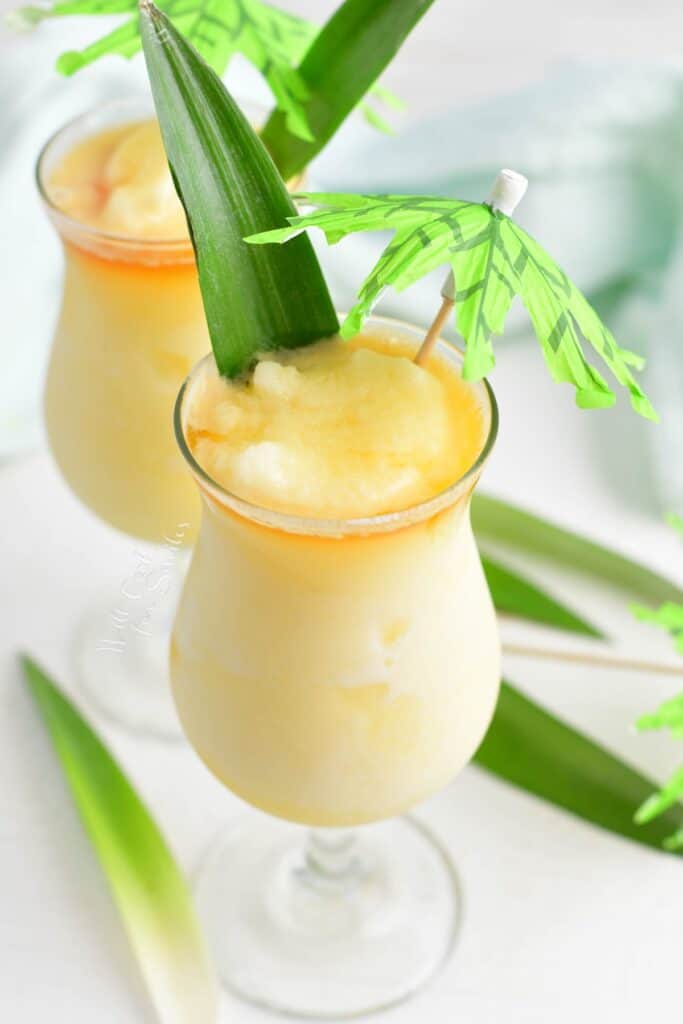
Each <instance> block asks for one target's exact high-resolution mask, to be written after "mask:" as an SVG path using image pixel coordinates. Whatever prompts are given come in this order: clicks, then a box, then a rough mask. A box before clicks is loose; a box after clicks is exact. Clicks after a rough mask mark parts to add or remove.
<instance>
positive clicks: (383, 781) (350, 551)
mask: <svg viewBox="0 0 683 1024" xmlns="http://www.w3.org/2000/svg"><path fill="white" fill-rule="evenodd" d="M417 337H418V335H417V332H414V333H413V334H411V332H410V330H409V329H405V328H402V327H401V326H400V325H396V326H394V327H392V326H391V323H390V322H386V323H382V322H381V321H375V322H374V323H371V324H370V326H368V327H367V328H366V330H365V331H364V332H363V334H362V335H360V336H359V337H357V338H356V339H355V340H354V341H352V342H342V341H340V340H338V339H333V340H329V341H324V342H321V343H318V344H317V345H314V346H311V347H308V348H303V349H298V350H296V351H294V352H288V353H281V354H277V355H272V354H271V355H268V356H266V357H264V358H263V359H262V360H261V361H259V362H258V364H257V366H256V368H255V370H254V372H253V375H252V376H251V377H250V378H249V379H248V380H237V381H234V382H231V381H228V380H225V379H222V378H220V377H219V376H218V374H217V372H216V369H215V365H214V364H213V362H212V361H211V360H205V361H204V362H203V363H202V364H200V366H199V367H198V368H197V370H196V371H195V372H194V374H193V375H192V377H191V378H190V380H189V382H188V385H187V386H186V388H185V391H184V394H183V396H182V398H181V401H180V406H179V415H180V419H181V425H182V437H181V444H184V447H185V455H186V458H188V459H189V461H190V463H191V465H193V468H194V470H195V476H196V477H197V479H198V482H199V484H200V489H201V491H202V496H203V498H204V502H205V514H204V516H203V520H202V526H201V529H200V534H199V538H198V542H197V547H196V550H195V553H194V558H193V562H192V566H191V569H190V573H189V576H188V579H187V582H186V586H185V591H184V594H183V598H182V600H181V605H180V608H179V612H178V616H177V620H176V626H175V630H174V637H173V642H172V653H171V677H172V684H173V690H174V696H175V700H176V704H177V707H178V710H179V713H180V716H181V720H182V723H183V727H184V730H185V731H186V733H187V735H188V737H189V739H190V741H191V742H192V744H193V745H194V746H195V748H196V749H197V751H198V752H199V754H200V755H201V757H202V758H203V759H204V761H205V762H206V764H207V765H208V766H209V767H210V768H211V770H212V771H213V772H214V773H215V774H216V775H217V776H218V777H219V778H220V779H221V780H222V781H223V782H224V783H225V784H226V785H228V786H229V787H230V788H231V789H232V790H233V791H234V792H235V793H237V794H238V795H239V796H241V797H243V798H244V799H245V800H247V801H248V802H249V803H251V804H254V805H255V806H257V807H259V808H261V809H262V810H265V811H268V812H270V813H271V814H274V815H277V816H279V817H283V818H287V819H290V820H292V821H295V822H301V823H306V824H312V825H317V826H347V825H355V824H360V823H364V822H370V821H375V820H378V819H381V818H386V817H390V816H393V815H396V814H398V813H400V812H402V811H404V810H406V809H407V808H409V807H411V806H413V805H414V804H416V803H418V802H419V801H420V800H422V799H423V798H424V797H425V796H427V795H428V794H430V793H432V792H434V791H436V790H437V789H439V788H440V787H442V786H443V785H444V784H445V783H446V782H448V781H449V780H450V779H451V778H452V776H453V775H455V774H456V773H457V772H458V771H459V770H460V769H461V768H462V767H463V766H464V765H465V764H466V762H467V761H468V760H469V759H470V758H471V756H472V754H473V753H474V751H475V749H476V747H477V746H478V744H479V742H480V740H481V739H482V737H483V735H484V732H485V730H486V728H487V726H488V723H489V720H490V718H491V715H492V712H493V708H494V705H495V701H496V697H497V693H498V686H499V678H500V661H499V659H500V655H499V643H498V638H497V631H496V622H495V615H494V610H493V606H492V603H491V598H490V596H489V593H488V589H487V587H486V583H485V579H484V575H483V571H482V568H481V563H480V560H479V557H478V554H477V551H476V547H475V544H474V539H473V536H472V532H471V528H470V523H469V495H470V492H471V489H472V487H473V486H474V484H475V483H476V479H477V477H478V468H477V467H478V460H479V459H480V456H481V455H482V452H483V450H484V448H485V446H486V445H487V441H488V439H489V436H490V434H491V432H492V417H493V411H492V406H491V402H490V399H489V392H488V391H487V389H486V386H485V385H483V384H474V385H473V384H469V383H467V382H465V381H463V380H462V378H461V377H460V374H459V370H458V363H457V359H456V357H455V356H454V354H453V353H452V351H451V354H450V355H449V354H448V350H447V349H446V347H445V346H443V347H441V349H440V351H439V354H438V355H437V356H435V357H433V358H432V360H431V361H430V362H429V364H428V365H427V366H426V367H424V368H423V367H418V366H416V365H414V364H413V363H412V362H411V357H412V356H413V355H414V353H415V349H416V341H417ZM473 467H474V468H473Z"/></svg>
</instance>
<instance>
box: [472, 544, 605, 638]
mask: <svg viewBox="0 0 683 1024" xmlns="http://www.w3.org/2000/svg"><path fill="white" fill-rule="evenodd" d="M482 565H483V567H484V573H485V575H486V582H487V583H488V586H489V590H490V591H491V597H492V598H493V603H494V605H495V606H496V610H497V611H499V612H502V613H503V614H508V615H515V616H517V617H518V618H522V619H527V620H528V621H530V622H535V623H537V624H538V625H541V626H551V627H552V628H553V629H561V630H564V631H565V632H568V633H575V634H578V635H580V636H588V637H592V638H594V639H604V634H603V633H601V632H600V630H599V629H598V628H597V627H596V626H593V625H592V624H591V623H590V622H588V621H587V620H586V619H583V618H581V617H580V616H579V615H577V614H576V613H575V612H573V611H571V610H570V609H569V608H567V607H566V606H565V605H563V604H560V602H559V601H556V600H555V598H553V597H551V596H550V595H549V594H548V593H546V592H545V591H544V590H542V589H541V588H540V587H537V586H536V585H535V584H533V583H531V582H530V581H529V580H528V579H525V578H524V577H522V576H520V575H519V574H518V573H514V572H512V571H511V570H510V569H508V568H506V567H505V566H503V565H501V564H500V563H499V562H497V561H494V560H493V559H491V558H487V557H486V556H483V557H482Z"/></svg>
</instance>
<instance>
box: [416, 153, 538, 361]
mask: <svg viewBox="0 0 683 1024" xmlns="http://www.w3.org/2000/svg"><path fill="white" fill-rule="evenodd" d="M528 186H529V182H528V179H527V178H525V177H524V175H523V174H518V172H517V171H510V170H508V169H507V168H504V169H503V170H502V171H500V172H499V174H498V176H497V178H496V180H495V181H494V183H493V188H492V189H491V196H490V198H489V200H488V205H489V206H490V207H491V209H492V210H500V211H501V213H504V214H506V215H507V216H508V217H511V216H512V214H513V213H514V212H515V209H516V208H517V206H518V204H519V202H520V201H521V200H522V199H523V198H524V193H525V192H526V190H527V188H528ZM441 294H442V296H443V302H442V303H441V308H440V309H439V312H438V313H437V314H436V316H435V317H434V320H433V322H432V325H431V327H430V328H429V330H428V331H427V333H426V334H425V338H424V341H423V342H422V344H421V346H420V349H419V351H418V353H417V355H416V356H415V362H416V363H417V365H418V366H423V365H424V364H425V363H426V362H427V360H428V359H429V357H430V355H431V354H432V350H433V348H434V346H435V345H436V342H437V339H438V338H440V337H441V332H442V330H443V328H444V324H445V323H446V321H447V320H448V318H449V316H450V315H451V312H452V310H453V305H454V303H455V277H454V276H453V271H452V270H451V271H449V274H448V277H447V278H446V280H445V281H444V285H443V288H442V289H441Z"/></svg>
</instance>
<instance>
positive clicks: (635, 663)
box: [503, 643, 683, 676]
mask: <svg viewBox="0 0 683 1024" xmlns="http://www.w3.org/2000/svg"><path fill="white" fill-rule="evenodd" d="M503 653H504V654H511V655H514V656H519V657H523V658H539V659H542V660H545V661H566V662H571V663H573V664H575V665H587V666H590V667H592V668H609V669H620V670H622V671H631V672H650V673H652V674H655V675H662V676H683V665H673V664H672V665H667V664H666V663H664V662H658V661H641V660H639V659H637V658H620V657H616V656H615V655H612V654H589V653H588V652H586V651H567V650H564V651H563V650H559V651H558V650H554V649H551V648H547V647H533V646H527V645H526V644H513V643H504V644H503Z"/></svg>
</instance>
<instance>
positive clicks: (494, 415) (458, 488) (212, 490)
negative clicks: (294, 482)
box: [173, 314, 499, 538]
mask: <svg viewBox="0 0 683 1024" xmlns="http://www.w3.org/2000/svg"><path fill="white" fill-rule="evenodd" d="M339 316H340V318H341V317H342V316H343V314H339ZM365 326H367V327H372V326H377V327H384V328H389V329H392V328H393V329H401V330H405V329H406V328H407V329H408V330H409V331H413V332H415V333H419V334H420V335H424V328H420V327H418V325H416V324H411V323H409V322H407V321H404V320H399V319H397V318H395V317H384V316H371V317H368V318H367V320H366V323H365ZM322 340H325V339H321V341H322ZM436 351H437V352H438V353H439V355H440V356H443V357H445V358H447V359H449V360H450V361H452V362H457V363H458V364H459V365H460V366H462V363H463V359H464V356H463V354H462V352H460V350H459V349H458V348H457V347H456V346H455V345H453V344H452V343H450V342H448V341H446V339H445V338H442V337H440V338H439V339H438V340H437V343H436ZM213 358H214V357H213V353H212V352H209V353H208V354H207V355H206V356H204V357H203V358H202V359H200V360H199V362H198V363H196V364H195V366H194V367H193V368H192V370H191V371H190V373H189V375H188V376H187V378H186V379H185V380H184V381H183V384H182V386H181V388H180V391H179V392H178V397H177V398H176V402H175V407H174V410H173V429H174V432H175V437H176V441H177V444H178V447H179V448H180V452H181V454H182V456H183V458H184V460H185V462H186V464H187V466H188V467H189V469H190V472H191V473H192V475H193V476H194V478H195V480H196V482H197V484H198V486H199V487H200V489H201V490H203V491H206V492H208V494H209V496H210V497H211V498H213V499H214V501H217V502H218V504H220V505H222V506H224V507H226V506H227V508H228V509H230V510H231V511H233V512H235V513H237V515H239V516H240V517H242V518H243V519H246V520H248V521H250V522H252V523H257V524H258V525H260V526H265V527H267V528H270V529H277V530H281V531H283V532H285V533H291V534H299V535H302V536H309V537H330V538H335V537H337V538H338V537H347V536H357V537H358V536H367V535H369V534H380V533H391V532H394V531H396V530H400V529H403V528H404V527H407V526H411V525H413V524H416V523H420V522H423V521H425V520H427V519H431V518H433V517H434V516H435V515H437V514H438V513H439V512H441V511H443V510H444V509H446V508H449V507H451V506H452V505H454V504H455V503H456V502H457V501H458V500H459V499H460V498H461V497H463V496H464V495H465V493H466V492H467V491H468V490H470V489H471V488H473V487H474V486H475V484H476V483H477V480H478V479H479V477H480V475H481V472H482V470H483V468H484V465H485V463H486V462H487V460H488V457H489V455H490V454H491V451H492V449H493V446H494V444H495V441H496V437H497V436H498V426H499V412H498V403H497V401H496V396H495V394H494V391H493V388H492V387H491V385H490V384H489V382H488V380H487V379H486V378H485V377H484V378H482V380H480V381H477V382H476V384H477V385H480V386H481V388H482V392H483V395H484V396H485V398H486V400H487V403H488V407H487V410H486V411H487V412H488V418H489V422H488V430H487V433H486V438H485V440H484V443H483V445H482V447H481V450H480V451H479V454H478V455H477V457H476V459H475V460H474V461H473V462H472V464H471V465H470V466H469V467H468V469H466V470H465V472H464V473H462V474H461V476H460V477H459V478H458V479H457V480H455V481H454V482H453V483H452V484H449V485H448V487H446V488H444V489H443V490H442V491H440V492H439V493H438V494H435V495H433V496H432V497H431V498H427V499H425V500H424V501H420V502H417V503H416V504H414V505H410V506H408V507H407V508H403V509H397V510H395V511H393V512H380V513H377V514H375V515H369V516H357V517H348V518H344V517H340V518H327V517H316V516H306V515H298V514H296V513H291V512H281V511H279V510H277V509H272V508H267V507H265V506H263V505H258V504H256V503H255V502H252V501H249V500H248V499H246V498H241V497H240V496H239V495H237V494H235V493H233V492H232V491H229V490H228V489H227V488H225V487H223V486H222V485H221V484H219V483H217V482H216V481H215V480H214V479H213V477H211V476H210V475H209V473H207V472H206V470H205V469H204V468H203V467H202V466H201V465H200V463H199V462H198V461H197V459H196V458H195V456H194V453H193V452H192V450H191V449H190V446H189V444H188V443H187V439H186V437H185V430H184V423H183V406H184V399H185V397H186V394H187V389H188V387H189V385H190V384H191V383H192V381H193V380H194V378H195V376H196V374H197V373H198V372H199V371H200V370H201V368H202V367H203V366H204V365H205V364H206V363H207V362H208V361H209V360H213Z"/></svg>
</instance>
